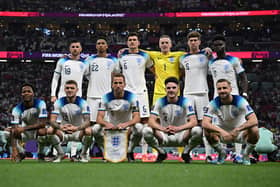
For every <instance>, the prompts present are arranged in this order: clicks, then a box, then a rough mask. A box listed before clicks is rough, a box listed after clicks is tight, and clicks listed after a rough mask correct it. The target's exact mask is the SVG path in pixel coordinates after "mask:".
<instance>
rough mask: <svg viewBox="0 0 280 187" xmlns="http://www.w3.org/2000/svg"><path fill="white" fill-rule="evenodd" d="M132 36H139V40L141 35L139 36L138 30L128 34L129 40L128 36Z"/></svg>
mask: <svg viewBox="0 0 280 187" xmlns="http://www.w3.org/2000/svg"><path fill="white" fill-rule="evenodd" d="M131 36H136V37H137V38H138V40H139V36H138V34H137V33H136V32H130V33H129V34H128V35H127V40H128V38H129V37H131Z"/></svg>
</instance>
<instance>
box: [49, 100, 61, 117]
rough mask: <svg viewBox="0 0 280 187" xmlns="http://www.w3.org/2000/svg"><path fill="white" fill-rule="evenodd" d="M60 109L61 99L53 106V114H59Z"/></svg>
mask: <svg viewBox="0 0 280 187" xmlns="http://www.w3.org/2000/svg"><path fill="white" fill-rule="evenodd" d="M59 108H60V99H58V100H56V101H55V103H54V105H53V110H52V111H51V113H52V114H57V115H58V114H59Z"/></svg>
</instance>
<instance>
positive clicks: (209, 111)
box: [203, 100, 216, 118]
mask: <svg viewBox="0 0 280 187" xmlns="http://www.w3.org/2000/svg"><path fill="white" fill-rule="evenodd" d="M203 110H204V111H203V112H204V116H206V117H210V118H213V117H214V115H215V114H216V108H215V105H214V100H212V101H211V102H210V103H209V104H208V105H207V107H205V108H204V109H203Z"/></svg>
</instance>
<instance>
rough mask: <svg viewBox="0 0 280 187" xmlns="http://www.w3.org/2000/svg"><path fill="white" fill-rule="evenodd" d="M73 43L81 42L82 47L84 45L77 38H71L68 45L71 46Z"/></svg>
mask: <svg viewBox="0 0 280 187" xmlns="http://www.w3.org/2000/svg"><path fill="white" fill-rule="evenodd" d="M72 43H80V44H81V47H82V43H81V42H80V41H79V40H76V39H73V40H70V42H69V44H68V46H69V47H70V45H71V44H72Z"/></svg>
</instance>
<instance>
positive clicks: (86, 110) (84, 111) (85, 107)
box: [82, 100, 90, 115]
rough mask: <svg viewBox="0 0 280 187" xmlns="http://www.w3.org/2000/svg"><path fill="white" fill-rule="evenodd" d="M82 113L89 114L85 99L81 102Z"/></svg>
mask: <svg viewBox="0 0 280 187" xmlns="http://www.w3.org/2000/svg"><path fill="white" fill-rule="evenodd" d="M82 114H84V115H85V114H90V107H89V105H88V103H87V102H86V101H85V100H83V102H82Z"/></svg>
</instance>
